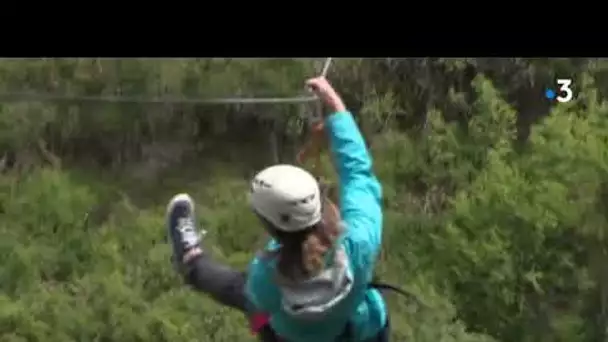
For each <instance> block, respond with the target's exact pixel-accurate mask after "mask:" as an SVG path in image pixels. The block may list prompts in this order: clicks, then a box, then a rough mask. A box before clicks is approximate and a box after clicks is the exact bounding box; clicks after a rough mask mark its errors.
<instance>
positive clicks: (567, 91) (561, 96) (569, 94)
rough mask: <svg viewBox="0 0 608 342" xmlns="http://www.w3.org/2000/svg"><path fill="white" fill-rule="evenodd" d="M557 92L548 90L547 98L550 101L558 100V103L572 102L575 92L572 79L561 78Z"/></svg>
mask: <svg viewBox="0 0 608 342" xmlns="http://www.w3.org/2000/svg"><path fill="white" fill-rule="evenodd" d="M556 83H557V85H558V88H557V91H555V90H553V89H551V88H547V89H546V90H545V97H546V98H547V99H549V100H554V99H555V100H557V102H561V103H566V102H570V101H572V98H573V97H574V92H573V91H572V88H571V85H572V79H571V78H560V79H558V80H557V82H556Z"/></svg>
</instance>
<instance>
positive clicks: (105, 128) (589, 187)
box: [0, 58, 608, 342]
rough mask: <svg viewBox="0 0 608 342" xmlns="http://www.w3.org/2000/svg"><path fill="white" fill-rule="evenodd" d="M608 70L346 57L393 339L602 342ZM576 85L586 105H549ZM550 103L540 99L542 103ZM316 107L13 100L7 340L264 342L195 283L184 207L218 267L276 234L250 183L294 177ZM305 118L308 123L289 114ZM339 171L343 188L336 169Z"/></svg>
mask: <svg viewBox="0 0 608 342" xmlns="http://www.w3.org/2000/svg"><path fill="white" fill-rule="evenodd" d="M318 64H319V63H318V61H311V60H289V59H269V60H261V59H248V60H238V59H199V60H195V59H176V60H160V59H158V60H157V59H125V60H113V59H99V60H97V59H40V60H2V61H0V93H2V92H4V91H13V92H21V91H26V90H31V91H36V92H42V91H49V92H63V93H67V94H72V95H110V94H116V93H120V94H123V95H129V96H146V97H151V96H160V95H163V96H164V95H172V96H183V97H188V98H195V97H216V96H235V95H238V96H251V95H258V96H260V95H264V96H293V95H298V94H301V93H302V92H303V87H302V83H303V81H304V80H305V79H306V78H307V77H309V76H311V75H314V70H315V68H318V67H319V65H318ZM605 70H606V65H605V62H604V61H602V60H593V59H555V60H541V59H517V58H516V59H481V58H468V59H422V58H413V59H365V60H337V61H336V62H335V64H334V65H333V66H332V69H331V70H330V75H329V76H330V78H331V79H332V81H333V82H334V83H335V84H336V85H337V87H338V88H339V90H340V91H341V92H342V93H343V96H344V98H345V99H346V101H347V103H348V104H349V106H350V107H351V108H353V111H354V112H355V114H356V116H357V118H358V120H359V122H360V124H361V126H362V127H363V130H364V132H365V135H366V137H367V139H368V141H369V142H370V149H371V151H372V153H373V156H374V159H375V168H376V171H377V173H378V175H379V178H380V180H381V181H382V183H383V187H384V200H385V233H384V234H385V237H384V241H385V242H384V246H383V252H382V255H381V260H380V263H379V265H378V274H379V275H380V277H381V278H383V280H385V281H387V282H391V283H395V284H398V285H400V286H402V287H405V288H407V289H409V290H410V292H412V293H414V294H416V296H417V297H419V300H421V301H423V302H424V304H420V303H417V302H416V301H415V300H413V299H407V298H402V297H397V296H394V295H393V294H388V296H390V300H389V306H390V310H391V322H392V325H393V338H394V340H396V341H405V340H407V341H418V342H437V341H441V342H450V341H453V342H491V341H506V342H511V341H513V342H521V341H524V342H525V341H602V340H605V339H606V338H607V336H606V335H607V334H606V329H605V326H606V322H607V321H608V317H607V314H606V312H608V310H606V309H607V308H608V300H607V298H608V276H607V275H608V270H607V269H606V266H605V265H606V264H608V253H607V252H606V251H607V250H608V248H607V247H608V246H607V245H606V243H607V241H608V239H607V237H608V234H607V232H608V215H606V214H605V212H606V210H605V209H606V206H607V205H608V201H607V199H608V185H607V183H606V180H607V179H608V120H607V119H606V118H607V117H608V103H606V102H604V100H603V98H604V94H607V93H606V90H607V88H606V86H605V84H606V77H605ZM555 77H560V78H573V79H574V80H575V86H576V87H575V89H576V97H575V100H574V101H572V102H571V103H568V104H563V103H562V104H555V105H549V104H548V103H547V101H546V100H545V99H544V98H542V94H541V92H540V90H542V89H544V87H547V86H554V78H555ZM539 89H540V90H539ZM307 109H308V108H302V107H298V106H291V107H288V106H285V107H259V106H233V107H229V106H215V107H214V106H192V105H141V104H136V103H130V104H99V103H78V102H73V103H64V102H58V103H49V102H23V101H21V102H10V101H7V102H4V103H2V104H1V105H0V159H1V160H2V163H0V165H2V166H1V167H0V171H1V172H2V174H0V212H1V213H2V215H1V216H0V255H2V256H3V259H2V261H3V262H2V266H1V267H0V341H7V342H17V341H33V342H36V341H48V342H55V341H58V342H59V341H61V342H66V341H175V340H180V341H253V338H252V337H251V336H250V335H249V333H248V331H247V327H246V323H245V321H244V319H243V317H242V316H241V315H240V314H238V313H237V312H234V311H232V310H230V309H227V308H223V307H220V306H219V305H217V304H216V303H214V302H212V301H211V300H210V299H209V298H206V297H205V296H203V295H201V294H198V293H195V292H193V291H192V290H191V289H190V288H188V287H185V286H184V285H183V284H182V281H181V279H179V277H178V276H177V274H175V272H174V271H173V269H172V267H171V263H170V248H169V247H168V245H167V243H166V239H165V228H164V217H163V215H164V209H165V207H164V206H165V204H166V201H167V199H168V198H169V197H170V196H171V195H172V194H174V193H176V192H182V191H187V192H189V193H191V194H192V195H193V196H194V197H195V199H196V200H197V203H198V206H197V210H198V211H197V214H198V218H199V221H200V222H201V224H202V225H203V226H204V227H205V228H206V229H207V230H208V231H209V233H208V237H207V239H206V242H205V243H206V245H207V247H208V248H209V249H210V250H211V251H212V253H213V254H214V257H216V258H218V259H220V260H224V261H225V262H227V263H229V264H231V265H233V266H235V267H238V268H243V267H246V265H247V262H248V260H249V259H250V257H251V255H252V253H253V252H254V251H255V248H256V247H258V246H260V245H261V244H262V243H263V241H264V238H265V237H264V236H263V234H262V230H261V229H260V228H259V227H258V222H257V219H256V218H255V217H254V215H252V214H251V213H250V210H249V209H248V205H247V197H246V194H247V178H248V177H249V176H250V175H251V174H252V173H253V172H255V171H256V170H258V169H259V168H260V167H263V166H265V165H267V164H268V163H270V159H269V157H268V153H267V151H266V149H267V140H265V139H266V138H267V136H268V133H269V127H271V126H274V127H275V129H278V130H279V131H280V133H281V134H282V135H281V136H280V137H279V139H280V145H281V146H280V147H281V151H280V152H281V157H282V158H283V160H284V161H286V162H290V161H291V160H292V159H291V158H292V156H291V154H293V147H296V146H297V145H298V143H299V142H301V140H302V134H303V133H304V132H303V125H302V122H301V121H298V120H292V119H293V118H294V117H297V115H299V114H302V111H303V110H307ZM290 120H291V121H290ZM322 167H323V170H324V173H325V176H327V177H328V178H329V179H332V180H335V175H333V174H332V173H331V163H330V158H329V157H328V156H327V155H324V160H323V165H322Z"/></svg>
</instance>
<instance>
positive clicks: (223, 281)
mask: <svg viewBox="0 0 608 342" xmlns="http://www.w3.org/2000/svg"><path fill="white" fill-rule="evenodd" d="M185 279H186V283H188V284H189V285H190V286H192V287H193V288H194V289H195V290H197V291H200V292H203V293H205V294H207V295H209V296H211V298H213V299H214V300H216V301H217V302H219V303H221V304H223V305H226V306H229V307H231V308H234V309H237V310H239V311H241V312H243V313H244V314H245V315H246V316H248V317H249V316H250V314H254V312H252V311H251V309H252V307H253V306H252V305H251V304H250V303H249V300H248V299H247V297H246V295H245V283H246V280H247V273H246V272H240V271H236V270H234V269H233V268H231V267H229V266H227V265H224V264H222V263H220V262H217V261H215V260H213V259H212V258H211V257H210V256H209V255H208V254H206V253H203V254H201V255H199V256H197V257H195V258H194V259H192V260H190V261H189V262H188V264H187V269H186V273H185ZM388 333H389V329H388V322H387V326H386V328H385V329H383V330H382V331H381V332H380V333H379V334H378V336H376V337H374V338H373V339H371V340H370V341H367V342H388V340H389V339H388ZM258 336H259V338H260V340H261V341H262V342H280V341H281V340H280V339H278V338H277V336H276V334H275V333H274V331H273V330H272V328H271V327H270V326H269V325H267V326H265V327H264V328H263V329H262V330H261V331H260V332H259V334H258ZM345 341H348V340H345Z"/></svg>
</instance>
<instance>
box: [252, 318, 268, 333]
mask: <svg viewBox="0 0 608 342" xmlns="http://www.w3.org/2000/svg"><path fill="white" fill-rule="evenodd" d="M269 323H270V315H268V314H265V313H258V314H255V315H253V316H251V318H249V328H250V330H251V333H253V334H257V333H259V332H260V331H261V330H262V328H263V327H264V326H265V325H267V324H269Z"/></svg>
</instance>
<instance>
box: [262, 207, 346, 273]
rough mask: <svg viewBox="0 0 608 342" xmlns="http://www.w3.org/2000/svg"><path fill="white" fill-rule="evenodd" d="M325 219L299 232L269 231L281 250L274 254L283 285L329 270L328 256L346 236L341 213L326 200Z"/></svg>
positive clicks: (270, 228) (323, 214)
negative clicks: (343, 231) (342, 236)
mask: <svg viewBox="0 0 608 342" xmlns="http://www.w3.org/2000/svg"><path fill="white" fill-rule="evenodd" d="M322 205H323V209H322V210H323V213H322V219H321V221H320V222H319V223H317V224H315V225H314V226H311V227H308V228H306V229H304V230H302V231H299V232H291V233H286V232H283V231H279V230H277V229H274V228H272V227H269V230H270V234H271V235H272V236H273V237H274V238H275V239H276V240H277V241H278V242H279V243H280V245H281V247H280V248H279V249H278V250H276V251H275V252H273V253H272V255H273V256H274V257H276V260H277V275H278V278H279V280H280V281H283V282H285V281H286V282H298V281H301V280H303V279H307V278H309V277H311V276H314V275H316V274H318V273H319V272H320V271H322V270H323V267H324V266H325V258H326V256H327V253H328V252H329V251H330V250H331V249H332V248H333V247H334V245H335V244H336V242H337V241H338V239H339V237H340V234H341V233H342V224H341V218H340V211H339V209H338V207H337V206H336V205H335V204H334V202H332V201H331V200H330V199H329V198H327V197H326V196H323V204H322Z"/></svg>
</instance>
